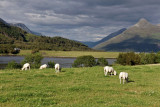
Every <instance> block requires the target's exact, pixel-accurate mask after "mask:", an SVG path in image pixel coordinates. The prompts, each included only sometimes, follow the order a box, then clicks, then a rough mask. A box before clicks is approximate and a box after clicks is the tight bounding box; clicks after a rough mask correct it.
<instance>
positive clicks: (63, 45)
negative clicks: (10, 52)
mask: <svg viewBox="0 0 160 107" xmlns="http://www.w3.org/2000/svg"><path fill="white" fill-rule="evenodd" d="M8 45H9V46H14V47H17V48H21V49H40V50H63V51H72V50H74V51H93V49H91V48H88V46H86V45H84V44H82V43H80V42H76V41H73V40H69V39H66V38H62V37H47V36H37V35H34V34H31V33H28V32H27V31H25V30H23V29H21V28H20V27H16V26H11V25H10V24H8V23H7V22H5V21H4V20H2V19H1V20H0V48H4V47H6V46H8ZM0 50H1V49H0Z"/></svg>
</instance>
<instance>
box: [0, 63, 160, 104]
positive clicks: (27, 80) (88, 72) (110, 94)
mask: <svg viewBox="0 0 160 107" xmlns="http://www.w3.org/2000/svg"><path fill="white" fill-rule="evenodd" d="M113 67H114V69H115V70H116V71H117V73H118V74H119V73H120V72H122V71H125V72H128V73H129V82H128V83H127V84H120V83H119V78H118V75H116V76H109V75H108V76H107V77H105V76H104V73H103V67H100V66H96V67H91V68H90V67H85V68H62V72H60V73H55V71H54V69H50V68H47V69H43V70H39V69H31V70H30V71H20V70H18V69H15V70H0V107H48V106H49V107H55V106H56V107H106V106H107V107H138V106H140V107H153V106H155V107H158V106H160V82H159V81H160V78H159V77H160V67H159V66H157V65H148V66H144V65H143V66H113Z"/></svg>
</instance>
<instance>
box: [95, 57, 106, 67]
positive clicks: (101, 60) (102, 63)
mask: <svg viewBox="0 0 160 107" xmlns="http://www.w3.org/2000/svg"><path fill="white" fill-rule="evenodd" d="M97 65H100V66H106V65H108V61H107V60H106V59H105V58H99V59H98V61H97Z"/></svg>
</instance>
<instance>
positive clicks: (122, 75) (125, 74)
mask: <svg viewBox="0 0 160 107" xmlns="http://www.w3.org/2000/svg"><path fill="white" fill-rule="evenodd" d="M119 79H120V84H121V79H123V84H124V80H126V82H128V73H126V72H120V74H119Z"/></svg>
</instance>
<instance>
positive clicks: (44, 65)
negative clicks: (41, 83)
mask: <svg viewBox="0 0 160 107" xmlns="http://www.w3.org/2000/svg"><path fill="white" fill-rule="evenodd" d="M44 68H47V64H43V65H41V66H40V68H39V69H44Z"/></svg>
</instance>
